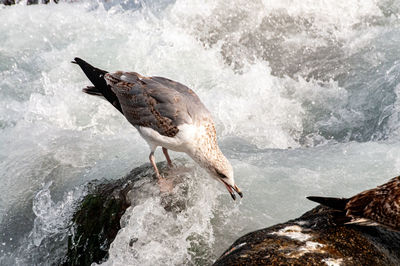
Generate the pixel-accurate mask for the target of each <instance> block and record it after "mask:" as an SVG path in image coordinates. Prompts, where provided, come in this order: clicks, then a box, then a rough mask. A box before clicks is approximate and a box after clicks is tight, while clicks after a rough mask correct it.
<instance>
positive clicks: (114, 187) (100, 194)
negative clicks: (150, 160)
mask: <svg viewBox="0 0 400 266" xmlns="http://www.w3.org/2000/svg"><path fill="white" fill-rule="evenodd" d="M164 166H165V165H164V164H163V163H160V164H158V167H159V169H160V168H162V167H164ZM148 173H151V166H150V165H144V166H141V167H138V168H135V169H133V170H132V171H131V172H130V173H129V174H128V175H127V176H126V177H124V178H122V179H119V180H112V181H103V182H102V183H100V182H98V181H97V182H92V183H90V184H89V185H88V186H89V193H88V194H87V195H86V196H85V197H84V199H83V200H82V202H81V204H80V205H79V207H78V209H77V211H76V212H75V214H74V215H73V218H72V226H71V230H70V234H69V235H68V251H67V255H66V256H65V258H64V260H63V262H62V263H61V264H62V265H91V264H92V263H93V262H96V263H99V262H102V261H104V260H106V259H107V258H108V249H109V247H110V244H111V243H112V241H113V240H114V239H115V237H116V235H117V233H118V231H119V230H120V229H121V226H120V219H121V217H122V215H123V214H124V213H125V210H126V209H127V208H128V207H129V206H130V204H131V203H130V200H129V199H128V197H127V194H128V192H129V191H130V190H131V189H132V187H133V185H134V184H135V182H136V181H137V180H139V179H140V178H141V177H142V176H143V175H146V174H148Z"/></svg>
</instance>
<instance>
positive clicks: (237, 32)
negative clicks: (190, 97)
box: [0, 0, 400, 265]
mask: <svg viewBox="0 0 400 266" xmlns="http://www.w3.org/2000/svg"><path fill="white" fill-rule="evenodd" d="M399 16H400V2H399V1H397V0H351V1H349V0H326V1H313V0H303V1H294V0H255V1H247V0H246V1H245V0H238V1H235V2H232V1H223V0H218V1H216V0H210V1H204V0H201V1H200V0H195V1H193V0H192V1H188V0H177V1H172V0H166V1H161V0H147V1H145V0H143V1H105V2H102V1H89V2H79V1H78V2H75V1H74V2H73V3H69V2H61V3H59V4H49V5H36V6H25V5H22V4H19V5H15V6H11V7H5V6H0V184H1V185H0V264H2V265H12V264H19V265H33V264H51V263H54V262H56V261H58V259H59V258H60V257H62V256H63V254H64V253H63V252H64V251H65V241H66V231H67V225H68V222H69V219H70V218H71V215H72V213H73V209H74V207H75V205H76V203H77V202H78V201H79V199H81V198H82V197H83V196H84V195H85V193H86V189H85V183H86V182H88V181H90V180H93V179H102V178H107V179H115V178H119V177H122V176H124V175H125V174H127V173H128V172H129V171H130V170H131V169H132V168H134V167H137V166H139V165H141V164H143V163H145V162H147V160H148V148H147V146H146V144H145V142H144V141H143V140H142V139H141V137H140V136H139V134H138V133H137V132H136V131H135V129H134V128H133V127H132V126H130V125H129V123H128V122H127V121H126V120H125V119H124V117H122V116H121V115H120V114H119V113H118V111H116V110H115V109H114V108H113V107H112V106H110V105H109V104H108V103H107V102H105V101H101V100H99V99H97V98H93V97H90V96H89V95H85V94H83V93H82V92H81V88H82V87H84V86H85V85H88V84H89V83H88V81H87V79H86V78H85V77H84V75H83V74H82V73H81V70H80V69H78V67H77V66H76V65H73V64H71V63H70V61H71V60H72V59H73V58H74V57H75V56H79V57H82V58H84V59H86V60H88V61H89V62H90V63H92V64H94V65H96V66H98V67H100V68H103V69H107V70H109V71H115V70H134V71H137V72H139V73H142V74H144V75H158V76H165V77H168V78H171V79H174V80H177V81H180V82H182V83H184V84H186V85H188V86H189V87H191V88H193V89H194V90H195V91H196V92H197V94H198V95H199V96H200V98H201V99H202V101H203V102H204V103H205V105H206V106H207V107H208V108H209V109H210V111H211V112H212V113H213V115H214V119H215V122H216V125H217V132H218V137H219V142H220V144H221V147H222V150H223V152H224V153H225V154H226V155H227V157H228V158H229V159H230V161H231V162H232V164H233V167H234V170H235V179H236V182H237V184H238V185H239V187H240V188H241V189H242V190H243V192H244V198H243V199H242V200H240V201H236V202H233V201H232V200H231V199H230V197H229V194H227V192H226V191H225V189H224V188H223V187H222V186H221V185H220V184H219V183H217V182H216V181H214V180H212V179H211V178H209V177H208V175H207V174H206V173H205V172H204V171H203V170H201V169H200V168H199V167H198V166H196V165H195V164H194V163H193V162H191V161H190V159H188V158H187V157H185V155H183V154H178V153H174V154H173V156H174V157H175V158H177V159H178V163H177V165H178V167H177V170H175V171H178V170H179V169H181V168H185V169H186V170H185V171H182V172H181V173H176V175H179V176H180V177H181V179H182V180H181V183H180V184H179V185H177V187H176V188H175V191H176V192H177V195H176V196H177V197H184V199H183V200H186V205H185V206H186V207H185V208H184V209H183V210H181V211H179V212H167V211H166V210H165V209H164V208H163V206H162V204H161V202H162V200H161V198H160V195H159V193H158V190H157V187H154V185H150V184H149V182H150V181H149V180H150V179H149V178H150V177H149V178H147V179H146V178H145V179H143V181H142V182H141V183H140V184H138V185H137V187H135V189H134V191H132V193H131V197H132V201H133V202H134V203H135V204H134V207H131V208H129V209H128V210H127V212H126V213H125V215H124V216H123V218H122V221H121V225H122V227H123V228H122V229H121V231H120V232H119V233H118V235H117V237H116V239H115V241H114V242H113V243H112V245H111V248H110V257H109V259H108V260H107V261H105V262H104V264H105V265H127V264H132V265H151V264H153V265H163V264H167V265H170V264H210V263H212V262H213V261H214V260H215V259H216V258H217V257H218V256H219V255H221V253H222V252H223V251H224V250H225V249H226V248H227V247H228V246H229V245H230V244H231V243H232V242H233V241H234V240H235V239H236V238H238V237H239V236H241V235H243V234H244V233H247V232H250V231H253V230H255V229H259V228H263V227H267V226H270V225H272V224H275V223H278V222H283V221H286V220H287V219H290V218H295V217H297V216H298V215H300V214H301V213H303V212H305V211H307V210H309V209H310V208H311V207H312V206H314V204H313V203H311V202H308V201H307V200H306V199H305V196H307V195H312V194H313V195H314V194H315V195H321V194H324V195H331V196H351V195H352V194H354V193H357V192H359V191H361V190H364V189H366V188H370V187H374V186H376V185H379V184H381V183H383V182H385V181H387V180H388V179H389V178H391V177H393V176H395V175H397V174H398V173H399V172H400V157H399V149H400V116H399V111H400V100H399V97H400V85H399V84H400V27H399V26H400V17H399ZM156 158H158V160H163V159H164V158H163V156H162V154H161V153H157V154H156ZM172 171H174V170H172ZM169 174H170V175H173V174H174V173H173V172H172V173H169ZM182 191H185V193H181V194H180V192H182ZM179 200H182V199H179ZM132 239H135V241H132Z"/></svg>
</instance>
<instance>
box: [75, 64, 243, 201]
mask: <svg viewBox="0 0 400 266" xmlns="http://www.w3.org/2000/svg"><path fill="white" fill-rule="evenodd" d="M72 63H75V64H78V65H79V66H80V67H81V68H82V70H83V72H84V73H85V74H86V76H87V77H88V78H89V80H90V81H91V82H92V83H93V85H94V86H88V87H87V88H84V89H83V91H84V92H86V93H88V94H91V95H97V96H102V97H104V98H105V99H106V100H108V101H109V102H110V103H111V104H112V105H113V106H114V107H115V108H116V109H118V111H120V112H121V113H122V114H123V115H124V116H125V118H126V119H127V120H128V121H129V122H130V123H131V124H132V125H133V126H134V127H135V128H136V129H137V130H138V131H139V133H140V135H141V136H142V137H143V138H144V139H145V140H146V142H147V143H148V144H149V146H150V150H151V152H150V157H149V159H150V162H151V164H152V166H153V168H154V171H155V173H156V175H157V177H158V180H159V183H160V184H162V183H163V182H164V178H163V177H162V176H161V175H160V173H159V171H158V169H157V166H156V163H155V160H154V151H155V150H156V148H157V147H158V146H161V147H162V150H163V153H164V155H165V158H166V159H167V162H168V165H170V166H171V165H172V163H171V159H170V157H169V155H168V149H170V150H173V151H179V152H185V153H187V154H188V155H189V156H190V157H192V159H193V160H194V161H196V162H197V163H198V164H199V165H200V166H201V167H203V168H204V169H206V170H207V171H208V172H209V173H210V175H211V176H212V177H214V178H215V179H217V180H218V181H220V182H221V183H222V184H224V185H225V187H226V188H227V189H228V191H229V193H230V194H231V196H232V198H233V199H235V198H236V196H235V194H234V191H236V192H237V193H238V194H239V195H240V197H242V192H240V190H239V188H238V187H237V186H236V185H235V181H234V179H233V169H232V166H231V164H230V163H229V161H228V160H227V159H226V157H225V156H224V155H223V154H222V152H221V150H220V149H219V147H218V143H217V136H216V132H215V127H214V122H213V120H212V117H211V114H210V112H209V111H208V110H207V108H206V107H205V106H204V105H203V103H202V102H201V101H200V99H199V97H198V96H197V95H196V94H195V93H194V92H193V91H192V90H191V89H189V88H188V87H186V86H185V85H183V84H180V83H178V82H175V81H172V80H170V79H167V78H162V77H144V76H142V75H140V74H138V73H136V72H123V71H117V72H115V73H108V72H107V71H104V70H101V69H98V68H95V67H93V66H91V65H90V64H88V63H87V62H85V61H84V60H82V59H80V58H75V61H73V62H72Z"/></svg>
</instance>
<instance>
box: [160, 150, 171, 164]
mask: <svg viewBox="0 0 400 266" xmlns="http://www.w3.org/2000/svg"><path fill="white" fill-rule="evenodd" d="M162 151H163V153H164V156H165V158H166V159H167V162H168V166H169V167H172V161H171V158H170V157H169V154H168V150H167V149H166V148H164V147H163V148H162Z"/></svg>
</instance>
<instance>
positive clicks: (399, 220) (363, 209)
mask: <svg viewBox="0 0 400 266" xmlns="http://www.w3.org/2000/svg"><path fill="white" fill-rule="evenodd" d="M307 199H309V200H312V201H315V202H318V203H320V204H322V205H325V206H327V207H331V208H333V209H336V210H340V211H343V212H345V215H346V216H347V217H348V218H350V219H351V220H350V222H349V223H350V224H353V223H357V224H362V225H382V226H385V227H387V228H390V229H392V230H395V231H400V176H397V177H395V178H392V179H391V180H390V181H389V182H387V183H385V184H383V185H381V186H378V187H376V188H374V189H370V190H366V191H364V192H361V193H359V194H357V195H355V196H353V197H351V198H328V197H307Z"/></svg>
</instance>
